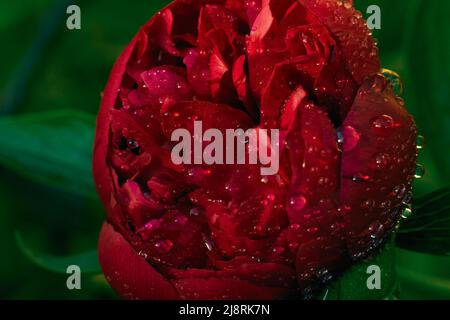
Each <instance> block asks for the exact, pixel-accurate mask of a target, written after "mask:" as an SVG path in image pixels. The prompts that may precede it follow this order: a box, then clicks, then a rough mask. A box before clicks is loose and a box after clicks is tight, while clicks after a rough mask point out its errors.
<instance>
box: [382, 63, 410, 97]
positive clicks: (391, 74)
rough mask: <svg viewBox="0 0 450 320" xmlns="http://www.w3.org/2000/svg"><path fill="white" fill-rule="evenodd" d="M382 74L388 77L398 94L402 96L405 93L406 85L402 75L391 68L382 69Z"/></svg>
mask: <svg viewBox="0 0 450 320" xmlns="http://www.w3.org/2000/svg"><path fill="white" fill-rule="evenodd" d="M381 74H382V75H383V76H384V77H386V79H388V81H389V83H390V85H391V86H392V88H393V89H394V93H395V94H396V95H397V96H401V95H402V94H403V90H404V86H403V81H402V79H401V77H400V75H399V74H398V73H397V72H395V71H392V70H389V69H381Z"/></svg>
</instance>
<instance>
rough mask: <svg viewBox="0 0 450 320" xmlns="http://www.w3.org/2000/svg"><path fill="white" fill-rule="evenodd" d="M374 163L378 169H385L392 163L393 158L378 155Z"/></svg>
mask: <svg viewBox="0 0 450 320" xmlns="http://www.w3.org/2000/svg"><path fill="white" fill-rule="evenodd" d="M374 162H375V166H376V167H377V168H378V169H385V168H387V167H388V165H389V163H390V162H391V157H390V156H389V155H388V154H387V153H378V154H376V155H375V156H374Z"/></svg>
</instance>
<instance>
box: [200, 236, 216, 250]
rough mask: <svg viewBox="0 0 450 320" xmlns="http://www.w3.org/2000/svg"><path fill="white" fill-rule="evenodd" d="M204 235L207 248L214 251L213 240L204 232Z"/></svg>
mask: <svg viewBox="0 0 450 320" xmlns="http://www.w3.org/2000/svg"><path fill="white" fill-rule="evenodd" d="M202 236H203V242H204V243H205V246H206V249H208V251H212V250H213V249H214V242H213V240H212V239H211V238H210V237H209V236H207V235H206V234H203V235H202Z"/></svg>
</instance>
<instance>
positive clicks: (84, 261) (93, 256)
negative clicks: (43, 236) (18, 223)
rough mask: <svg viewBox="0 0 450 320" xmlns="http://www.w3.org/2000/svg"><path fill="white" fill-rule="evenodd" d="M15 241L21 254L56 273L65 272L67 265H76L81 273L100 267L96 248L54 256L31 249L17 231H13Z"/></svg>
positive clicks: (94, 270) (99, 270) (95, 271)
mask: <svg viewBox="0 0 450 320" xmlns="http://www.w3.org/2000/svg"><path fill="white" fill-rule="evenodd" d="M15 237H16V243H17V246H18V247H19V249H20V250H21V251H22V252H23V254H24V255H25V256H26V257H27V258H28V259H30V261H32V262H33V263H34V264H36V265H37V266H39V267H41V268H43V269H46V270H49V271H53V272H56V273H66V270H67V267H68V266H70V265H77V266H79V267H80V269H81V272H83V273H99V272H101V268H100V265H99V262H98V256H97V250H91V251H87V252H85V253H81V254H77V255H73V256H66V257H56V256H52V255H49V254H46V253H41V252H37V251H36V250H34V249H32V248H31V247H30V246H29V245H28V244H27V243H26V242H25V241H24V239H23V237H22V236H21V234H20V233H19V232H16V233H15Z"/></svg>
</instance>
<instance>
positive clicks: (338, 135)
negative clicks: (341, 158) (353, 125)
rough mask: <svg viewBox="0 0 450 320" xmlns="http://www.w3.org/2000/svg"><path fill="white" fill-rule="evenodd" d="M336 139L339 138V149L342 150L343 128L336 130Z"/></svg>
mask: <svg viewBox="0 0 450 320" xmlns="http://www.w3.org/2000/svg"><path fill="white" fill-rule="evenodd" d="M336 139H337V144H338V149H339V150H342V146H343V145H344V134H343V133H342V130H338V131H337V132H336Z"/></svg>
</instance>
